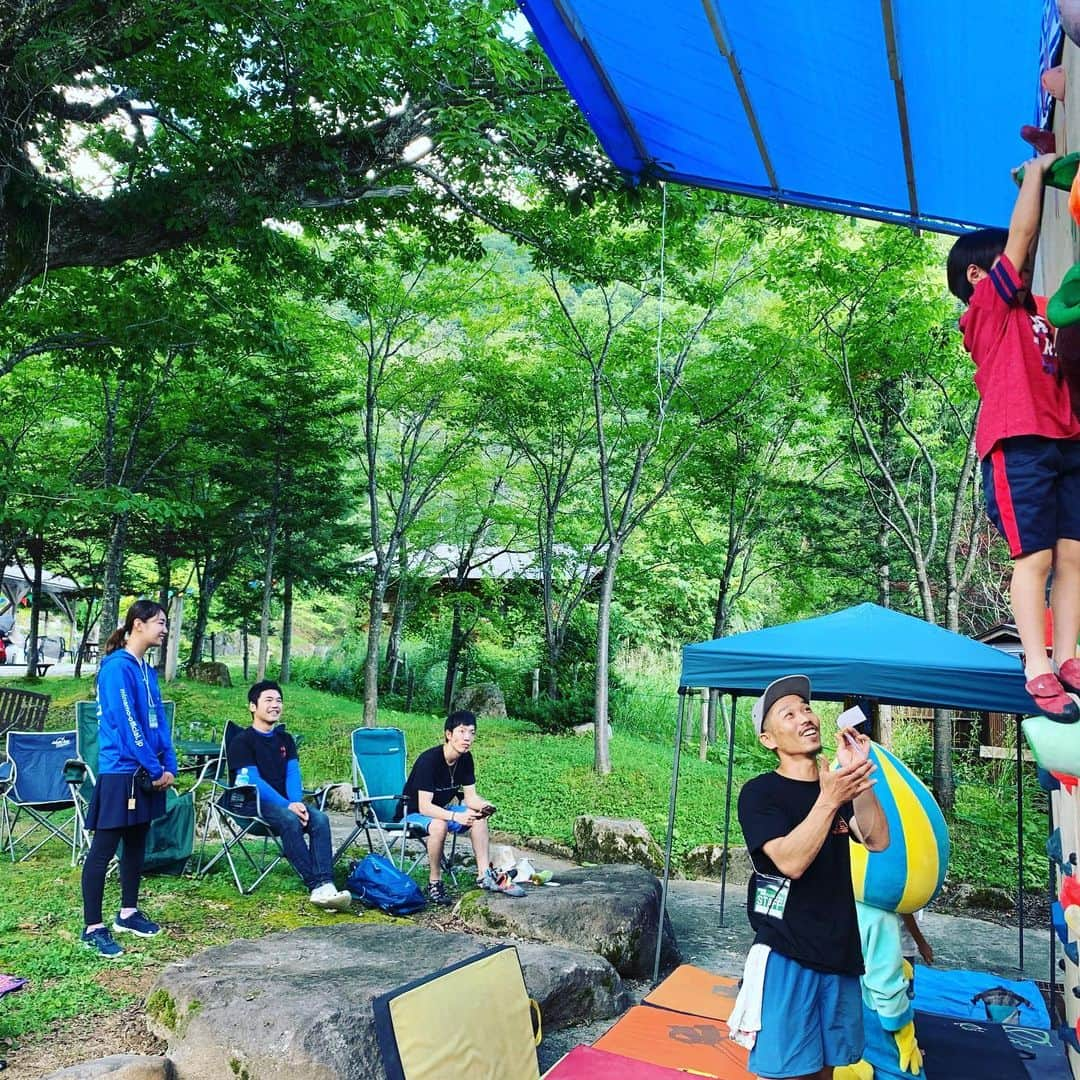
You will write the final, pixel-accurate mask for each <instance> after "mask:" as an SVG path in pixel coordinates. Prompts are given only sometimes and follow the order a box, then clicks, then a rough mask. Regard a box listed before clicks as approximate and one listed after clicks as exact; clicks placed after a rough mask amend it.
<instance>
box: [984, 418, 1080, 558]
mask: <svg viewBox="0 0 1080 1080" xmlns="http://www.w3.org/2000/svg"><path fill="white" fill-rule="evenodd" d="M982 475H983V494H984V496H985V497H986V513H987V515H988V516H989V518H990V520H991V521H992V522H993V523H994V526H995V527H996V528H997V530H998V532H999V533H1001V535H1002V536H1004V537H1005V539H1006V541H1007V542H1008V544H1009V554H1010V555H1012V557H1013V558H1014V559H1018V558H1019V557H1020V556H1021V555H1031V554H1032V553H1034V552H1036V551H1047V550H1050V549H1052V548H1053V546H1054V545H1055V544H1056V543H1057V542H1058V541H1059V540H1080V440H1077V439H1046V438H1043V436H1041V435H1016V436H1014V437H1013V438H1011V439H1001V440H999V441H998V442H996V443H995V444H994V448H993V449H992V450H991V451H990V453H989V454H987V455H986V457H984V458H983V461H982Z"/></svg>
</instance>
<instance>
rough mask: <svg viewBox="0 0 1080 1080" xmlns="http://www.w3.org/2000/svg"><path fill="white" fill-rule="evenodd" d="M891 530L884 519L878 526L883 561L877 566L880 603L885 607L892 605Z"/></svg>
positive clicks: (879, 548)
mask: <svg viewBox="0 0 1080 1080" xmlns="http://www.w3.org/2000/svg"><path fill="white" fill-rule="evenodd" d="M890 533H891V530H890V529H889V526H888V525H887V524H886V523H885V522H884V521H883V522H881V524H880V525H879V526H878V534H877V546H878V551H879V552H880V553H881V561H880V562H879V563H878V568H877V585H878V603H879V604H880V605H881V606H882V607H883V608H887V607H891V606H892V588H891V585H892V582H891V578H892V567H891V566H890V565H889V535H890Z"/></svg>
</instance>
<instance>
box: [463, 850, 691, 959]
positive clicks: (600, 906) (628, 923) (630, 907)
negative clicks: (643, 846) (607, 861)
mask: <svg viewBox="0 0 1080 1080" xmlns="http://www.w3.org/2000/svg"><path fill="white" fill-rule="evenodd" d="M554 880H555V881H556V882H557V883H558V886H559V887H558V888H550V887H547V886H544V887H540V886H529V885H526V886H525V895H524V896H521V897H514V896H504V895H503V894H502V893H491V892H481V891H479V890H477V891H476V892H469V893H466V894H465V895H464V896H463V897H462V898H461V900H460V901H459V903H458V913H459V914H460V915H461V917H462V919H464V920H465V922H466V923H468V924H469V925H470V926H473V927H475V928H476V929H478V930H493V931H496V932H498V933H499V934H500V935H502V934H507V933H509V934H512V935H514V936H515V937H522V938H527V939H528V938H531V939H532V940H534V941H547V942H551V943H552V944H554V945H567V946H571V947H573V948H576V949H589V950H590V951H592V952H595V953H599V954H600V955H601V956H602V957H604V959H605V960H608V961H610V962H611V964H613V965H614V967H615V970H616V971H618V972H619V974H620V975H629V976H633V977H635V978H644V977H646V976H648V975H651V974H652V969H653V961H654V958H655V955H656V928H657V923H658V921H659V914H660V882H659V881H657V879H656V878H655V877H654V876H653V875H652V874H650V873H649V872H648V871H647V870H645V869H643V868H642V867H640V866H605V867H580V868H578V869H575V870H564V871H560V872H559V873H557V874H556V875H555V878H554ZM678 958H679V953H678V949H677V948H676V945H675V933H674V931H673V930H672V928H671V920H670V919H669V918H668V916H667V914H666V913H665V915H664V935H663V939H662V944H661V962H662V964H663V966H665V967H666V966H667V965H669V964H673V963H675V962H676V961H677V960H678Z"/></svg>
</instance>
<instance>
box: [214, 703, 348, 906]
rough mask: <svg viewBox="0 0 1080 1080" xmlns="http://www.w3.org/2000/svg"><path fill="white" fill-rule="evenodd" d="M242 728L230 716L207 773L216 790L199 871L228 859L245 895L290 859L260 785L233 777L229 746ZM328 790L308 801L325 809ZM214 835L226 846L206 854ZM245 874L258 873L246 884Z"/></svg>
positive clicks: (307, 796) (308, 796)
mask: <svg viewBox="0 0 1080 1080" xmlns="http://www.w3.org/2000/svg"><path fill="white" fill-rule="evenodd" d="M243 730H244V728H242V727H241V726H240V725H239V724H234V723H233V722H232V721H231V720H230V721H229V722H228V723H227V724H226V725H225V730H224V731H223V732H222V734H221V753H220V754H219V755H218V757H217V759H216V760H215V761H212V762H210V763H209V764H208V766H207V770H208V772H207V773H206V774H204V775H205V777H206V779H207V781H208V783H210V784H211V785H212V790H213V794H212V795H211V797H210V802H209V805H208V806H207V812H206V821H205V824H204V825H203V835H202V844H201V846H200V849H199V864H198V867H197V868H196V871H195V873H196V875H197V876H198V877H202V876H203V875H205V874H208V873H210V871H211V870H212V869H213V868H214V867H215V866H216V865H217V864H218V863H219V862H220V861H221V860H222V859H224V860H225V862H226V863H227V864H228V867H229V870H230V871H231V872H232V876H233V881H234V882H235V883H236V888H237V890H238V891H239V892H240V893H241V895H244V896H246V895H248V894H250V893H253V892H254V891H255V890H256V889H257V888H258V887H259V885H260V884H262V881H263V879H264V878H265V877H266V876H267V875H268V874H269V873H270V871H271V870H273V869H274V867H275V866H277V864H278V863H279V862H281V861H282V859H284V858H285V854H284V850H283V849H282V846H281V840H280V838H279V837H278V835H277V833H275V832H274V830H273V829H271V828H270V826H269V825H268V824H267V823H266V821H265V820H264V819H263V817H262V807H261V805H260V799H259V791H258V789H257V788H255V787H253V786H252V785H250V784H234V783H233V782H232V770H231V769H230V768H229V745H230V744H231V743H232V741H233V739H234V738H235V737H236V736H237V735H238V734H239V733H240V732H241V731H243ZM327 790H328V789H327V788H322V789H320V790H319V791H314V792H313V791H305V792H304V797H305V800H306V801H311V802H314V803H315V805H316V806H318V808H319V809H320V810H321V809H322V804H323V803H324V802H325V799H326V792H327ZM253 809H254V812H252V810H253ZM211 835H213V838H215V839H216V840H217V841H218V842H219V843H220V844H221V847H220V849H219V850H218V851H217V852H216V853H215V854H214V855H213V856H212V857H211V858H210V859H207V857H206V855H207V851H206V849H207V844H208V843H209V842H210V839H211ZM242 871H243V873H242ZM244 873H250V874H254V878H253V879H252V880H251V881H250V882H248V883H245V881H244Z"/></svg>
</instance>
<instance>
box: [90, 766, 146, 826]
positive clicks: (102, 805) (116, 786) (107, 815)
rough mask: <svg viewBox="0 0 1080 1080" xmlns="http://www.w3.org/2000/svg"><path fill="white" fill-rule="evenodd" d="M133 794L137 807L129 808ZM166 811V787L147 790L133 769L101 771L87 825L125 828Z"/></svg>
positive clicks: (144, 821) (91, 800)
mask: <svg viewBox="0 0 1080 1080" xmlns="http://www.w3.org/2000/svg"><path fill="white" fill-rule="evenodd" d="M133 793H134V794H133ZM131 798H134V799H135V807H134V809H128V807H129V801H128V800H129V799H131ZM164 813H165V791H164V790H161V791H155V792H153V794H148V793H147V792H145V791H143V790H142V789H141V788H140V787H139V785H138V784H137V783H136V781H135V775H134V773H102V774H101V776H99V777H98V778H97V783H96V784H95V785H94V794H93V796H92V797H91V799H90V807H89V809H88V810H87V811H86V828H87V829H88V830H89V831H90V832H93V831H94V830H95V829H126V828H127V827H128V826H129V825H144V824H146V822H148V821H153V819H154V818H156V817H161V815H162V814H164Z"/></svg>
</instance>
